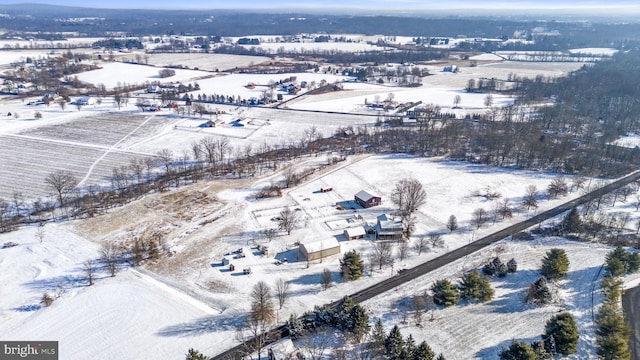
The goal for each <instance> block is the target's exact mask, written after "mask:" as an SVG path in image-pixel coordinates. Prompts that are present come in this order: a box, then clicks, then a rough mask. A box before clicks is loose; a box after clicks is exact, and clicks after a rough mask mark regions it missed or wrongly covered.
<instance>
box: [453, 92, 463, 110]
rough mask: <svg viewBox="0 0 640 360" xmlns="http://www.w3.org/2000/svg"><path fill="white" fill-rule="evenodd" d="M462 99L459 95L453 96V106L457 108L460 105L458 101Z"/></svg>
mask: <svg viewBox="0 0 640 360" xmlns="http://www.w3.org/2000/svg"><path fill="white" fill-rule="evenodd" d="M461 101H462V97H461V96H460V95H456V96H454V97H453V108H454V109H457V108H459V107H460V102H461Z"/></svg>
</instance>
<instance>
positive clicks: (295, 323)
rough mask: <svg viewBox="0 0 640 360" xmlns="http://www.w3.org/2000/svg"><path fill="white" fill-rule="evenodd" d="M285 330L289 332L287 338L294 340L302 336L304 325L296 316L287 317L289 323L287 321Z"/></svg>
mask: <svg viewBox="0 0 640 360" xmlns="http://www.w3.org/2000/svg"><path fill="white" fill-rule="evenodd" d="M287 329H288V330H289V336H291V338H292V339H294V340H295V339H297V338H298V337H300V336H301V335H303V332H304V325H303V324H302V321H301V320H300V319H299V318H298V315H296V314H291V315H289V321H287Z"/></svg>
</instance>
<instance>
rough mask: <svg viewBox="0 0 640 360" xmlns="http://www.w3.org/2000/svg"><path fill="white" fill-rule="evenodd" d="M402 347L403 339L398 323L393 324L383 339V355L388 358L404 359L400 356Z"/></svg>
mask: <svg viewBox="0 0 640 360" xmlns="http://www.w3.org/2000/svg"><path fill="white" fill-rule="evenodd" d="M403 349H404V339H403V338H402V334H401V333H400V329H399V328H398V325H394V326H393V328H392V329H391V331H389V335H387V337H386V338H385V340H384V350H385V356H386V358H387V359H388V360H404V359H402V357H401V356H402V350H403Z"/></svg>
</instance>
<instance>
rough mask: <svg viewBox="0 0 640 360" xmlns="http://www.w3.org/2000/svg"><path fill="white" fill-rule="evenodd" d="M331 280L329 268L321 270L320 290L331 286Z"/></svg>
mask: <svg viewBox="0 0 640 360" xmlns="http://www.w3.org/2000/svg"><path fill="white" fill-rule="evenodd" d="M332 282H333V276H332V275H331V270H329V269H327V268H325V269H323V270H322V273H321V274H320V285H321V286H322V290H327V289H328V288H330V287H331V283H332Z"/></svg>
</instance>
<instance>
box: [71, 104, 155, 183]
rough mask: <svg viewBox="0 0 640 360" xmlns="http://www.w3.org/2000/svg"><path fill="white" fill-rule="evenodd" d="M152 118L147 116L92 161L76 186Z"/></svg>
mask: <svg viewBox="0 0 640 360" xmlns="http://www.w3.org/2000/svg"><path fill="white" fill-rule="evenodd" d="M154 117H155V116H154V115H150V116H147V118H146V119H144V121H143V122H142V123H141V124H140V125H138V126H137V127H136V128H134V129H133V130H131V131H130V132H129V133H128V134H126V135H125V136H123V137H122V138H121V139H120V140H118V141H117V142H116V143H115V144H113V145H111V147H109V148H108V149H107V151H105V152H104V154H102V156H100V157H99V158H97V159H96V161H94V162H93V164H91V166H90V167H89V170H88V171H87V173H86V175H85V176H84V178H82V180H80V182H79V183H78V186H82V185H84V183H85V182H86V181H87V180H88V179H89V178H90V177H91V173H93V169H94V168H95V167H96V165H98V164H99V163H100V162H101V161H102V160H103V159H104V158H105V157H106V156H107V155H109V153H111V152H113V151H116V150H119V149H117V148H116V147H117V146H118V145H119V144H121V143H122V142H123V141H125V140H126V139H127V138H129V137H130V136H131V135H133V134H134V133H135V132H136V131H138V130H140V129H141V128H142V127H143V126H145V125H146V124H147V123H148V122H149V121H150V120H151V119H153V118H154Z"/></svg>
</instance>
